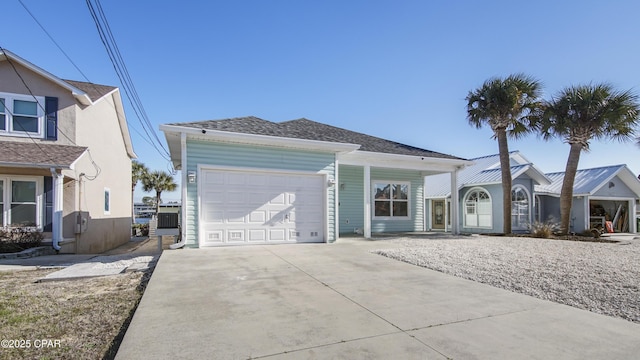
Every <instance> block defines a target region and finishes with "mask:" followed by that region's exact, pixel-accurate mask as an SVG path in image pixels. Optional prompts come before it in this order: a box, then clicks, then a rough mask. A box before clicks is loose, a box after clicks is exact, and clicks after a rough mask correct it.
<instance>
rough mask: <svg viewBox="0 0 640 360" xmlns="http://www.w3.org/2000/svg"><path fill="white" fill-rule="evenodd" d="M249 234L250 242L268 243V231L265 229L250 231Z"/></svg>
mask: <svg viewBox="0 0 640 360" xmlns="http://www.w3.org/2000/svg"><path fill="white" fill-rule="evenodd" d="M247 233H248V234H249V237H248V241H249V242H254V243H255V242H257V243H264V242H265V241H267V231H266V230H264V229H249V230H247Z"/></svg>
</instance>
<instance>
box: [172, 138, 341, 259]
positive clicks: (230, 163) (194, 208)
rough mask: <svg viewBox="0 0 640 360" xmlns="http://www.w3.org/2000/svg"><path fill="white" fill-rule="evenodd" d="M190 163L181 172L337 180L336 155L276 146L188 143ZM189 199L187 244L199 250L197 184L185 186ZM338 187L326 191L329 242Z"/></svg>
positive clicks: (333, 236)
mask: <svg viewBox="0 0 640 360" xmlns="http://www.w3.org/2000/svg"><path fill="white" fill-rule="evenodd" d="M186 145H187V155H186V157H187V161H186V165H185V166H183V169H182V171H187V172H189V171H195V172H196V173H197V170H198V165H211V166H214V167H215V166H224V167H234V168H247V170H251V169H261V170H274V171H278V170H286V171H305V172H315V173H318V174H326V175H328V178H329V179H333V178H335V166H334V164H335V155H334V154H332V153H319V152H311V151H303V150H293V149H291V150H290V149H281V148H275V147H266V146H264V147H261V146H248V145H237V144H225V143H217V142H207V141H196V140H188V141H187V144H186ZM185 186H186V188H187V198H186V201H185V204H184V210H183V211H185V212H186V245H187V246H189V247H198V194H197V184H185ZM335 188H336V187H335V186H330V187H328V188H327V206H328V209H327V213H328V218H327V222H328V233H327V234H326V238H327V240H328V241H330V242H331V241H335V238H336V236H335V234H334V233H335V216H334V214H335V211H334V208H335V206H334V205H335Z"/></svg>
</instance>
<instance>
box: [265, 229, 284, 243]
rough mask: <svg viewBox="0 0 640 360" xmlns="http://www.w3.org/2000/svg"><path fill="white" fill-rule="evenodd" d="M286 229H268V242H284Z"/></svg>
mask: <svg viewBox="0 0 640 360" xmlns="http://www.w3.org/2000/svg"><path fill="white" fill-rule="evenodd" d="M286 240H287V229H284V228H277V229H269V241H286Z"/></svg>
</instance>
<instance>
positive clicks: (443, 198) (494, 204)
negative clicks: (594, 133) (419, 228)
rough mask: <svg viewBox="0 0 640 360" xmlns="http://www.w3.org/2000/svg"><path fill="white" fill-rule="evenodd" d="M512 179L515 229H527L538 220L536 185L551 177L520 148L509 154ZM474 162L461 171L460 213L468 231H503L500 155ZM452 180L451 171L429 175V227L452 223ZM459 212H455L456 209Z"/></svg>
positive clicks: (442, 227) (445, 227)
mask: <svg viewBox="0 0 640 360" xmlns="http://www.w3.org/2000/svg"><path fill="white" fill-rule="evenodd" d="M509 157H510V159H511V178H512V182H513V184H512V186H513V187H512V198H513V201H512V205H511V207H512V220H511V221H512V225H511V226H512V230H513V231H526V230H527V226H528V224H530V223H531V222H532V221H533V220H535V219H536V218H535V214H537V204H535V203H534V200H533V199H534V197H533V193H534V186H536V185H540V184H550V183H551V180H550V179H549V178H548V177H547V176H545V175H544V173H543V172H542V171H541V170H540V169H539V168H538V167H537V166H535V165H534V164H532V163H531V162H530V161H529V160H527V159H526V158H525V157H524V156H523V155H522V154H521V153H520V152H519V151H512V152H510V153H509ZM471 161H473V165H471V166H468V167H466V168H464V169H462V170H461V171H460V172H459V173H458V181H457V183H458V188H457V195H458V196H457V197H458V199H459V209H460V210H459V211H460V214H459V216H458V219H459V224H458V226H459V227H460V229H461V231H462V232H464V233H500V232H502V231H503V216H502V201H503V197H502V180H501V179H502V174H501V171H500V157H499V155H498V154H496V155H489V156H483V157H478V158H475V159H471ZM450 182H451V179H450V175H449V174H438V175H433V176H427V177H426V178H425V208H426V209H427V212H428V216H427V229H428V230H433V231H449V230H450V228H451V224H452V223H455V222H452V221H451V220H452V216H451V215H452V212H451V208H452V206H451V187H450V186H448V185H447V184H448V183H450ZM454 213H455V212H454Z"/></svg>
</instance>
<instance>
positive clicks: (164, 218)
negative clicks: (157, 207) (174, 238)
mask: <svg viewBox="0 0 640 360" xmlns="http://www.w3.org/2000/svg"><path fill="white" fill-rule="evenodd" d="M177 228H178V213H158V229H177Z"/></svg>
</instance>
